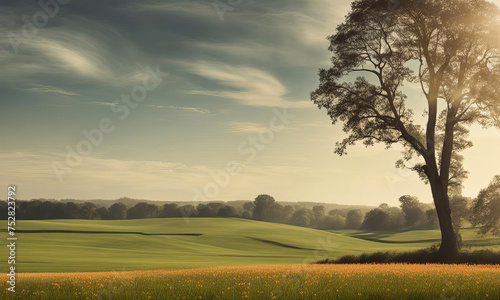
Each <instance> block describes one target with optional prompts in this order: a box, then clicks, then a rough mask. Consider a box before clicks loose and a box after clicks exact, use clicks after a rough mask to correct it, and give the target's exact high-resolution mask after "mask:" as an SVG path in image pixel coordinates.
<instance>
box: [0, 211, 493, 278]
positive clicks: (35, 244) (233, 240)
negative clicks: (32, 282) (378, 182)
mask: <svg viewBox="0 0 500 300" xmlns="http://www.w3.org/2000/svg"><path fill="white" fill-rule="evenodd" d="M16 225H17V227H16V228H17V229H18V230H39V231H48V230H59V231H60V230H66V231H68V230H70V231H71V230H73V231H100V232H107V233H99V234H95V233H60V232H59V233H51V232H44V233H41V232H38V233H18V234H17V237H18V241H17V249H16V251H17V257H16V271H17V272H18V273H27V272H96V271H132V270H155V269H164V270H173V269H186V268H200V267H213V266H231V265H270V264H273V265H276V264H302V263H312V262H315V261H319V260H322V259H326V258H330V259H332V258H337V257H341V256H344V255H348V254H352V255H357V254H361V253H363V252H376V251H409V250H416V249H421V248H425V247H428V246H430V245H432V244H433V243H434V242H436V241H438V238H439V231H438V230H417V231H398V232H363V231H350V230H343V231H337V232H327V231H322V230H315V229H310V228H303V227H297V226H291V225H285V224H276V223H267V222H258V221H252V220H244V219H231V218H190V219H183V218H172V219H142V220H117V221H106V220H43V221H34V220H33V221H32V220H30V221H22V220H21V221H18V222H17V224H16ZM120 232H140V233H145V234H201V235H198V236H182V235H141V234H125V233H120ZM463 232H464V240H465V242H466V243H468V244H470V245H471V246H472V247H481V248H482V247H483V246H485V245H486V246H488V247H487V248H493V250H495V249H496V250H500V247H499V244H500V238H485V239H481V238H479V237H477V236H476V234H475V232H474V230H473V229H465V230H464V231H463ZM6 237H7V236H6V232H2V233H1V235H0V238H2V239H3V240H5V238H6ZM367 238H368V239H370V240H367ZM0 257H4V258H5V259H1V260H0V267H1V269H2V270H8V265H7V259H6V258H7V257H8V248H7V247H0ZM2 273H3V272H2Z"/></svg>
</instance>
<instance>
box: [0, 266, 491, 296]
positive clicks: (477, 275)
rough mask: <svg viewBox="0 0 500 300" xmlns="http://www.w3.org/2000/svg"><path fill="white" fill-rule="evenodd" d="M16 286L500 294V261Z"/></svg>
mask: <svg viewBox="0 0 500 300" xmlns="http://www.w3.org/2000/svg"><path fill="white" fill-rule="evenodd" d="M3 284H4V285H5V283H3ZM18 286H19V290H18V291H17V293H16V294H15V295H14V294H12V293H8V292H3V295H2V296H3V297H2V298H4V299H54V300H58V299H61V300H62V299H500V289H498V286H500V266H468V265H281V266H243V267H215V268H202V269H189V270H177V271H132V272H123V273H49V274H44V273H31V274H20V275H19V278H18ZM21 286H22V288H21Z"/></svg>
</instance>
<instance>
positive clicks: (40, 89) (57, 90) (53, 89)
mask: <svg viewBox="0 0 500 300" xmlns="http://www.w3.org/2000/svg"><path fill="white" fill-rule="evenodd" d="M27 91H29V92H33V93H55V94H62V95H68V96H79V95H80V94H78V93H74V92H70V91H66V90H63V89H60V88H56V87H53V86H46V85H39V86H37V87H33V88H29V89H27Z"/></svg>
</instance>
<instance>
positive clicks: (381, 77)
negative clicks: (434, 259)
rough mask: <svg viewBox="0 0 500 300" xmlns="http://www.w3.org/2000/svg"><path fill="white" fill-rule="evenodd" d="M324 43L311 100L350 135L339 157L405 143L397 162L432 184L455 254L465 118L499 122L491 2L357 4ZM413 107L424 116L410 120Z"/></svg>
mask: <svg viewBox="0 0 500 300" xmlns="http://www.w3.org/2000/svg"><path fill="white" fill-rule="evenodd" d="M328 39H329V41H330V47H329V50H330V51H331V52H333V57H332V67H331V68H329V69H321V70H320V72H319V76H320V84H319V87H318V88H317V90H316V91H314V92H312V93H311V99H312V100H313V101H314V103H316V104H317V105H318V107H320V108H325V109H326V110H327V112H328V115H329V116H330V117H331V119H332V122H333V124H335V123H337V122H338V121H340V122H342V123H343V130H344V132H346V133H347V135H348V136H347V137H346V138H345V139H343V140H342V141H340V142H338V143H337V148H336V153H338V154H340V155H343V154H345V153H346V148H347V146H349V145H353V144H355V143H356V142H358V141H362V142H364V144H365V145H367V146H368V145H373V144H374V143H383V144H385V145H386V146H387V147H390V146H391V145H393V144H396V143H399V144H402V145H403V146H404V147H405V151H404V153H403V154H404V155H403V158H402V159H401V160H399V161H398V162H397V166H399V167H410V168H412V169H413V170H415V171H417V172H418V174H419V175H420V177H421V178H422V179H423V180H424V181H425V182H426V183H429V184H430V188H431V191H432V195H433V198H434V203H435V206H436V210H437V213H438V218H439V225H440V228H441V233H442V235H441V238H442V239H441V246H440V249H439V253H438V254H439V258H440V259H442V260H445V259H447V258H452V257H454V256H455V255H456V254H457V252H458V248H457V240H456V237H455V233H454V229H453V226H452V220H451V210H450V201H449V195H450V194H451V192H452V191H459V187H460V186H461V184H462V181H463V180H464V179H465V178H466V175H467V172H466V171H465V170H464V169H463V167H462V159H463V158H462V156H461V155H460V154H459V152H460V151H461V150H463V149H465V148H467V147H470V146H471V143H470V142H469V141H468V140H467V138H468V133H469V131H468V127H469V126H470V125H471V124H473V123H475V122H477V123H480V124H481V125H483V126H496V127H500V122H499V118H498V116H499V115H500V105H499V103H500V89H499V87H500V64H499V61H498V58H499V56H500V47H499V43H500V26H499V11H498V9H497V7H496V6H495V5H493V4H491V3H489V2H487V1H484V0H447V1H441V0H413V1H394V0H357V1H354V2H353V3H352V9H351V11H350V13H349V14H348V15H347V16H346V19H345V21H344V22H343V23H342V24H341V25H339V26H338V27H337V30H336V33H335V34H334V35H332V36H329V37H328ZM365 75H366V76H365ZM355 76H358V77H357V78H356V77H355ZM353 78H355V79H353ZM404 84H407V85H414V86H416V84H418V86H419V88H420V89H421V93H412V94H409V93H408V91H407V90H405V89H404V88H403V85H404ZM405 92H406V94H405ZM419 94H421V95H419ZM419 98H420V99H419ZM422 100H423V102H422ZM419 101H420V102H419ZM419 108H421V109H422V111H420V112H419V113H418V116H420V115H422V114H423V116H424V119H425V120H423V121H421V122H419V119H420V118H414V115H415V113H414V110H415V109H419ZM406 165H408V166H406Z"/></svg>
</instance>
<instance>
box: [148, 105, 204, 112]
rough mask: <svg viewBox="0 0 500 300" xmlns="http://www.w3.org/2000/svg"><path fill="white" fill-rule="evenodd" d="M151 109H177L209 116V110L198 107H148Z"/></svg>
mask: <svg viewBox="0 0 500 300" xmlns="http://www.w3.org/2000/svg"><path fill="white" fill-rule="evenodd" d="M148 106H149V107H153V108H158V109H175V110H180V111H185V112H189V113H198V114H208V113H210V111H209V110H207V109H203V108H198V107H184V106H174V105H152V104H150V105H148Z"/></svg>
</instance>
